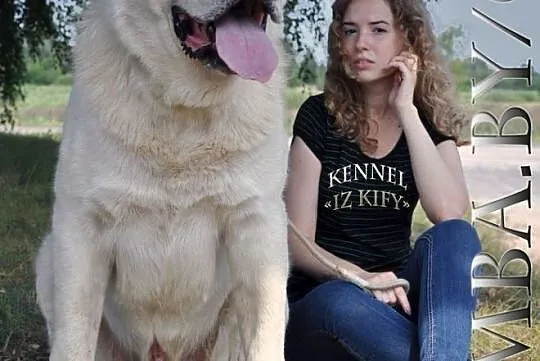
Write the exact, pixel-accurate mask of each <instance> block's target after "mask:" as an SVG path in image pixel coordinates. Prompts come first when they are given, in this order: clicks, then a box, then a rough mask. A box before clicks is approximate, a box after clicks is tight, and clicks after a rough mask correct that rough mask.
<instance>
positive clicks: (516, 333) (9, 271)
mask: <svg viewBox="0 0 540 361" xmlns="http://www.w3.org/2000/svg"><path fill="white" fill-rule="evenodd" d="M308 95H309V93H302V92H301V91H299V90H297V89H296V90H290V91H289V93H288V96H287V99H288V104H289V108H290V110H291V114H293V113H294V109H296V108H297V106H298V105H299V104H300V103H301V102H302V101H303V99H305V97H307V96H308ZM68 96H69V87H67V86H54V87H31V88H29V93H28V97H27V102H26V103H25V104H23V105H22V106H21V108H20V110H19V112H18V113H17V114H18V119H19V122H20V123H19V124H22V125H28V126H34V125H38V126H42V125H55V124H56V125H58V124H61V121H60V120H59V119H61V113H62V111H63V110H62V109H63V107H64V106H65V103H66V101H67V98H68ZM486 104H488V103H486ZM486 104H479V107H480V106H482V107H483V108H482V109H485V108H486V107H487V106H488V105H489V109H491V111H492V112H493V113H494V114H496V115H498V114H500V113H501V111H502V110H504V109H505V108H506V107H507V106H508V105H505V104H503V103H498V104H491V105H490V104H488V105H486ZM515 104H516V103H512V104H510V105H515ZM522 104H524V105H525V106H526V108H527V110H528V111H529V112H531V114H533V116H534V118H535V121H536V122H537V124H538V121H539V120H540V102H538V103H537V102H525V103H522ZM493 109H494V110H493ZM499 109H502V110H499ZM537 128H538V127H537ZM59 139H60V135H56V136H28V135H27V136H22V135H11V134H2V133H0V189H1V192H0V205H1V206H0V361H32V360H45V359H46V358H45V357H46V353H47V345H46V333H45V329H44V324H43V320H42V318H41V316H40V314H39V311H38V310H37V308H36V304H35V292H34V274H33V262H34V257H35V254H36V251H37V247H38V245H39V243H40V241H41V238H42V237H43V235H44V234H45V233H46V232H47V231H48V229H49V227H50V217H51V206H52V202H53V195H52V193H51V190H52V180H53V174H54V168H55V162H56V154H57V149H58V141H59ZM429 225H430V224H429V222H428V221H427V220H426V218H425V216H424V215H423V214H422V212H421V211H419V210H417V212H416V213H415V224H414V227H413V233H414V234H418V233H420V232H421V231H422V230H424V229H426V228H427V227H429ZM479 231H481V236H482V242H483V246H484V248H485V249H486V250H488V251H489V253H490V254H492V255H494V256H495V257H496V258H497V259H498V257H499V256H500V254H501V253H502V250H503V249H502V248H501V245H500V244H499V243H498V242H497V238H498V235H497V234H496V233H495V232H494V231H489V230H486V229H481V230H479ZM514 268H516V266H515V267H514ZM518 268H519V267H518ZM518 271H519V269H517V268H516V269H514V272H518ZM539 288H540V280H539V279H537V278H536V279H535V280H534V281H533V289H534V290H535V292H536V294H535V297H536V298H537V299H538V291H539ZM481 299H482V300H483V302H481V303H480V304H479V306H478V315H480V316H481V315H488V314H493V313H497V312H503V311H507V310H509V309H515V308H518V307H523V305H524V303H525V302H526V296H525V295H524V294H523V292H512V291H510V290H496V289H489V290H485V293H483V297H482V298H481ZM539 316H540V315H539V314H538V309H535V310H534V311H533V324H532V327H528V326H527V325H526V324H525V323H524V322H523V321H515V322H509V323H507V324H503V325H498V326H495V327H493V328H492V329H493V330H496V331H497V332H501V333H503V334H506V335H507V336H510V337H512V338H514V339H517V340H518V341H520V342H522V343H524V344H526V345H528V346H532V347H533V349H532V350H531V351H529V352H527V353H526V354H525V355H524V356H519V357H516V358H512V360H518V361H525V360H532V361H540V325H539V324H537V322H540V317H539ZM508 346H509V344H508V343H506V342H503V341H501V340H500V339H497V338H496V337H492V336H489V335H487V334H485V333H483V332H475V334H474V337H473V351H474V353H475V355H476V358H477V359H478V357H479V356H481V355H485V354H486V353H489V352H493V351H495V350H500V349H502V348H505V347H508Z"/></svg>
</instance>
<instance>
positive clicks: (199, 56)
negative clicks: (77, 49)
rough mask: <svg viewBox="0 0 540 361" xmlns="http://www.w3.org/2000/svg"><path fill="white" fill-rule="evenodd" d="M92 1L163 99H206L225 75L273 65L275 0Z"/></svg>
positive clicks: (260, 77)
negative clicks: (161, 94) (105, 16)
mask: <svg viewBox="0 0 540 361" xmlns="http://www.w3.org/2000/svg"><path fill="white" fill-rule="evenodd" d="M102 1H103V0H102ZM107 3H108V4H112V6H111V7H108V6H103V5H104V4H107ZM98 8H101V9H102V10H105V11H98V12H95V14H99V16H103V15H104V14H106V15H107V17H108V18H109V23H111V24H112V25H113V28H114V33H115V34H116V35H117V38H118V39H119V40H120V42H121V44H122V49H123V50H121V49H118V51H124V52H127V54H125V55H127V57H124V58H131V59H136V61H138V62H140V64H141V65H142V67H141V69H142V71H144V72H146V73H147V75H148V76H146V77H145V78H146V79H147V80H149V81H151V82H155V83H156V85H158V87H159V89H161V90H160V92H163V98H164V99H165V101H166V103H169V104H185V105H189V106H205V105H211V103H212V99H214V101H215V98H217V97H219V96H220V94H219V93H220V92H223V89H224V88H227V87H228V88H230V87H231V82H234V81H237V80H240V81H250V82H256V83H259V84H265V83H267V82H269V81H270V80H271V79H272V78H273V76H274V74H275V73H276V70H277V68H278V64H279V58H280V49H279V32H280V30H279V23H280V22H281V8H282V0H105V1H104V2H101V6H99V5H98ZM111 9H112V11H111ZM96 18H97V17H95V18H94V20H97V23H98V24H99V23H102V24H103V23H105V22H104V21H103V22H102V21H101V20H99V19H96ZM276 25H277V26H276ZM101 26H102V25H101ZM272 27H274V28H273V29H271V28H272ZM105 40H106V39H105ZM103 61H105V60H103ZM107 61H108V60H107ZM148 85H149V86H151V85H153V84H148Z"/></svg>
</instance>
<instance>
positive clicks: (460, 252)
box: [419, 219, 481, 262]
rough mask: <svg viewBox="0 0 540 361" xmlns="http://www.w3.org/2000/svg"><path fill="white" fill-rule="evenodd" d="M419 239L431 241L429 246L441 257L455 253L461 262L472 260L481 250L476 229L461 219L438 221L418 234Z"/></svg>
mask: <svg viewBox="0 0 540 361" xmlns="http://www.w3.org/2000/svg"><path fill="white" fill-rule="evenodd" d="M419 241H423V242H432V245H431V246H432V247H433V248H434V249H435V250H436V251H439V252H440V254H441V256H442V257H451V256H452V255H455V256H456V257H457V258H458V259H459V260H461V262H463V261H464V260H469V261H472V259H473V258H474V256H475V255H476V254H478V253H479V252H480V251H481V243H480V238H479V237H478V233H477V232H476V229H475V228H474V227H473V226H472V225H471V223H469V222H468V221H466V220H463V219H450V220H446V221H442V222H439V223H437V224H435V225H434V226H433V227H431V228H430V229H429V230H427V231H426V232H425V233H424V234H423V235H422V236H420V237H419Z"/></svg>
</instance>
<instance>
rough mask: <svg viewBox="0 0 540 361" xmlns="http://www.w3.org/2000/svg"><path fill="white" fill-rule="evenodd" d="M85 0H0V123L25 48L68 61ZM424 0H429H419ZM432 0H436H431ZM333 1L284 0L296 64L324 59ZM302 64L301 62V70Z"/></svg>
mask: <svg viewBox="0 0 540 361" xmlns="http://www.w3.org/2000/svg"><path fill="white" fill-rule="evenodd" d="M86 1H87V0H1V1H0V95H1V99H0V101H1V105H2V109H1V111H0V122H1V123H2V124H5V123H8V124H11V125H13V124H14V123H13V110H14V109H15V107H16V104H17V102H18V101H19V100H22V99H24V93H23V88H22V87H23V82H24V78H25V73H26V71H27V69H26V65H25V60H24V54H25V48H28V51H29V53H30V55H31V56H33V57H36V56H37V53H38V50H39V48H40V47H41V46H42V45H43V44H44V42H45V41H46V40H50V41H51V42H52V49H53V52H54V54H55V56H56V59H57V61H58V63H59V65H61V66H63V65H64V64H65V63H66V62H69V50H70V45H69V44H70V40H71V34H70V31H69V29H70V25H72V24H73V22H74V21H75V20H76V19H77V13H78V12H77V9H80V8H81V7H82V6H83V5H84V4H85V3H86ZM424 1H430V0H424ZM434 1H437V0H434ZM332 2H333V0H287V1H286V3H285V9H284V10H285V11H284V13H285V17H284V20H285V24H284V25H285V34H284V35H285V40H286V41H287V42H288V43H289V44H290V45H291V47H292V49H293V51H294V52H295V53H296V54H297V58H296V61H297V63H299V64H301V65H302V64H304V65H305V64H308V63H309V62H315V63H316V64H318V65H321V64H324V63H325V60H326V50H325V49H326V30H327V28H328V24H329V22H330V18H331V9H330V5H331V3H332ZM303 68H306V66H301V69H303Z"/></svg>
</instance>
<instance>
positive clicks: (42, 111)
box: [15, 85, 71, 126]
mask: <svg viewBox="0 0 540 361" xmlns="http://www.w3.org/2000/svg"><path fill="white" fill-rule="evenodd" d="M70 90H71V86H69V85H26V86H25V88H24V92H25V94H26V95H25V100H24V102H22V103H21V104H19V106H18V109H17V111H16V113H15V119H16V122H17V125H26V126H57V125H60V124H62V118H63V114H64V109H65V107H66V105H67V102H68V99H69V92H70Z"/></svg>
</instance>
